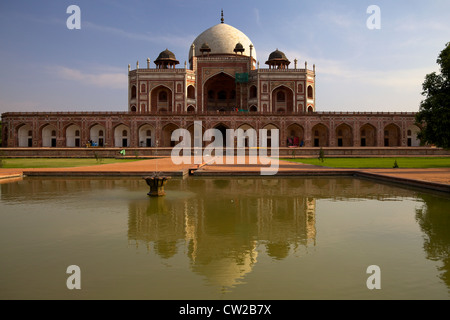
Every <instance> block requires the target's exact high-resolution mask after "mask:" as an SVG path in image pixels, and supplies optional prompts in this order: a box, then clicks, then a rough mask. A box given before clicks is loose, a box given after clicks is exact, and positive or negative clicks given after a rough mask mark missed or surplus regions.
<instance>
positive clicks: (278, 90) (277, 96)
mask: <svg viewBox="0 0 450 320" xmlns="http://www.w3.org/2000/svg"><path fill="white" fill-rule="evenodd" d="M271 94H272V111H273V112H280V113H292V112H293V111H294V91H293V90H292V89H291V88H289V87H287V86H285V85H279V86H277V87H275V88H274V89H273V90H272V93H271Z"/></svg>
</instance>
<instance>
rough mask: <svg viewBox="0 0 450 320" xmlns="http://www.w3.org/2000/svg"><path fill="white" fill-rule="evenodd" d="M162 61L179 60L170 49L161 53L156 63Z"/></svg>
mask: <svg viewBox="0 0 450 320" xmlns="http://www.w3.org/2000/svg"><path fill="white" fill-rule="evenodd" d="M161 60H175V61H176V60H177V58H176V57H175V54H174V53H173V52H172V51H170V50H169V49H166V50H164V51H163V52H161V53H160V54H159V56H158V58H157V59H156V61H161Z"/></svg>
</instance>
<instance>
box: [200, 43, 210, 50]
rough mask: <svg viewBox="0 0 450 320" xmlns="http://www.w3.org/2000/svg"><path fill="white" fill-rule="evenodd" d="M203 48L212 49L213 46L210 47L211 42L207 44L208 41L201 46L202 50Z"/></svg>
mask: <svg viewBox="0 0 450 320" xmlns="http://www.w3.org/2000/svg"><path fill="white" fill-rule="evenodd" d="M202 49H203V50H205V49H206V50H207V49H209V50H211V48H210V47H209V44H207V43H206V42H205V43H203V44H202V47H201V48H200V50H202Z"/></svg>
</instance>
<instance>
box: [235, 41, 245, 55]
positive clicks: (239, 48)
mask: <svg viewBox="0 0 450 320" xmlns="http://www.w3.org/2000/svg"><path fill="white" fill-rule="evenodd" d="M233 51H234V52H236V53H238V52H241V53H243V52H244V51H245V49H244V46H243V45H242V43H240V42H238V43H236V47H234V50H233Z"/></svg>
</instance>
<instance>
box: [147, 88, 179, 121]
mask: <svg viewBox="0 0 450 320" xmlns="http://www.w3.org/2000/svg"><path fill="white" fill-rule="evenodd" d="M173 97H174V95H173V91H172V89H171V88H169V87H168V86H166V85H163V84H161V85H159V86H156V87H154V88H152V89H151V90H150V93H149V100H150V101H149V109H150V112H151V113H153V114H156V113H158V112H160V111H164V112H167V111H168V112H173Z"/></svg>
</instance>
